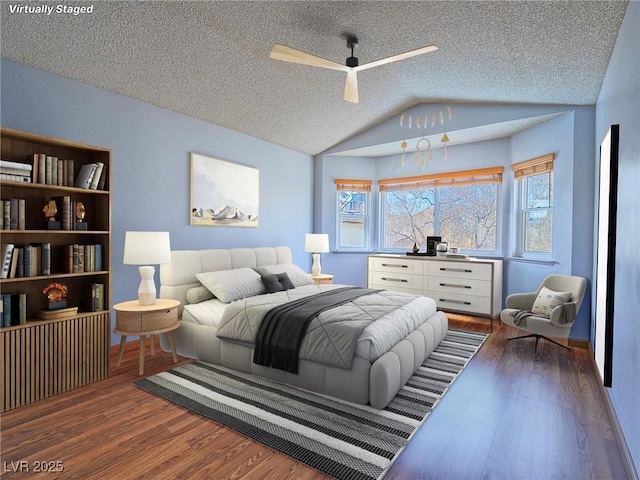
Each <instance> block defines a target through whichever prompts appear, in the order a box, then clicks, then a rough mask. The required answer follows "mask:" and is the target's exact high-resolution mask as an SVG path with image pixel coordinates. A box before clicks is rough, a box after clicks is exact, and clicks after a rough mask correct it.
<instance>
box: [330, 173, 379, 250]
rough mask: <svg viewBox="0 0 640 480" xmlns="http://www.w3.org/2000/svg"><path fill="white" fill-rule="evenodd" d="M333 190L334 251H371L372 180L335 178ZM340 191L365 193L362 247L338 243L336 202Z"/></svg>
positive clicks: (338, 219)
mask: <svg viewBox="0 0 640 480" xmlns="http://www.w3.org/2000/svg"><path fill="white" fill-rule="evenodd" d="M334 183H335V186H336V191H335V202H336V207H335V212H336V224H335V225H336V226H335V228H336V235H335V242H336V243H335V251H336V252H370V251H371V228H372V223H373V221H372V219H373V215H372V202H371V187H372V185H373V180H362V179H345V178H336V179H335V180H334ZM341 191H350V192H361V193H364V194H365V214H364V215H362V219H363V221H364V245H363V246H362V247H346V246H342V245H340V242H341V235H340V233H341V230H340V218H341V215H340V204H339V202H338V194H339V192H341Z"/></svg>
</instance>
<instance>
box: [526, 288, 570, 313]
mask: <svg viewBox="0 0 640 480" xmlns="http://www.w3.org/2000/svg"><path fill="white" fill-rule="evenodd" d="M570 301H571V292H554V291H553V290H549V289H548V288H547V287H542V289H541V290H540V293H538V297H537V298H536V300H535V302H533V307H531V311H532V312H533V313H536V314H538V315H544V316H545V317H548V316H550V315H551V310H553V309H554V308H556V307H558V306H560V305H562V304H563V303H567V302H570Z"/></svg>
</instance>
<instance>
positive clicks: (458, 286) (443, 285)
mask: <svg viewBox="0 0 640 480" xmlns="http://www.w3.org/2000/svg"><path fill="white" fill-rule="evenodd" d="M440 286H441V287H451V288H471V285H456V284H455V283H441V284H440Z"/></svg>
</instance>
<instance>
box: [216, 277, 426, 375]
mask: <svg viewBox="0 0 640 480" xmlns="http://www.w3.org/2000/svg"><path fill="white" fill-rule="evenodd" d="M343 286H344V285H306V286H302V287H297V288H295V289H291V290H286V291H283V292H277V293H271V294H266V295H256V296H254V297H249V298H245V299H242V300H238V301H235V302H232V303H231V304H230V305H229V306H228V307H227V309H226V310H225V313H224V315H223V317H222V319H221V321H220V324H219V326H218V332H217V336H218V337H219V338H223V339H225V340H230V341H236V342H241V343H244V344H250V345H255V339H256V335H257V333H258V329H259V326H260V322H261V321H262V318H263V317H264V315H265V314H266V313H267V312H268V311H269V310H270V309H271V308H273V307H275V306H278V305H282V304H283V303H286V302H289V301H291V300H295V299H298V298H301V297H302V296H308V295H313V294H316V293H319V292H322V291H326V290H329V289H334V288H340V287H343ZM435 311H436V306H435V301H434V300H432V299H430V298H428V297H422V296H416V295H410V294H407V293H401V292H392V291H387V290H383V291H380V292H377V293H373V294H370V295H365V296H362V297H359V298H357V299H355V300H353V301H351V302H348V303H346V304H343V305H340V306H338V307H335V308H332V309H330V310H327V311H325V312H322V313H321V314H320V315H318V316H317V317H315V318H314V319H313V320H312V321H311V323H310V324H309V327H308V329H307V334H306V336H305V338H304V340H303V342H302V347H301V350H300V358H301V359H306V360H311V361H315V362H318V363H323V364H326V365H332V366H335V367H339V368H345V369H350V368H351V364H352V361H353V357H354V355H360V356H363V357H365V358H366V359H367V360H369V361H371V362H373V361H375V360H376V359H377V358H378V357H379V356H381V355H383V354H384V353H386V352H387V351H389V349H391V348H392V347H393V346H394V345H395V344H396V343H398V342H399V341H400V340H402V339H403V338H405V337H406V336H407V335H408V334H409V333H410V332H412V331H413V330H415V329H416V328H417V327H418V326H419V325H421V324H422V323H424V322H426V321H427V319H428V318H429V317H430V316H432V315H433V314H434V313H435Z"/></svg>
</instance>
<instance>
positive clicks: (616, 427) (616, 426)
mask: <svg viewBox="0 0 640 480" xmlns="http://www.w3.org/2000/svg"><path fill="white" fill-rule="evenodd" d="M587 344H588V349H589V358H591V366H592V367H593V371H594V372H595V373H596V377H597V378H598V380H599V384H600V392H601V393H602V398H603V399H604V404H605V405H606V408H607V414H608V415H609V419H610V420H611V427H612V428H613V435H614V436H615V439H616V443H617V444H618V446H619V447H620V453H621V454H622V460H623V461H624V467H625V470H626V473H627V475H626V478H628V479H629V480H640V477H639V476H638V471H637V470H636V467H635V463H634V462H633V457H632V456H631V451H630V450H629V446H628V445H627V440H626V439H625V438H624V431H623V430H622V426H621V425H620V422H619V421H618V415H616V410H615V408H614V407H613V402H612V401H611V397H610V396H609V392H608V391H607V389H606V388H605V387H604V383H603V381H602V378H601V377H600V371H599V370H598V366H597V365H596V360H595V354H594V352H593V348H591V342H587Z"/></svg>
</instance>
